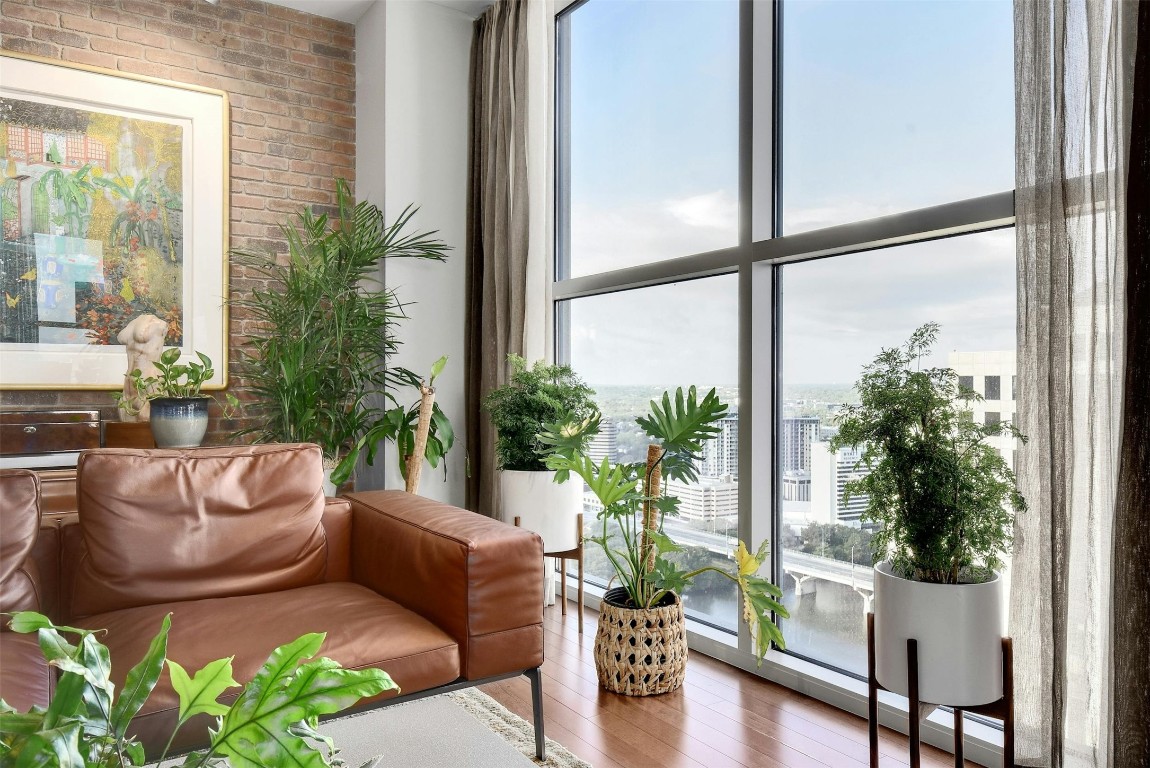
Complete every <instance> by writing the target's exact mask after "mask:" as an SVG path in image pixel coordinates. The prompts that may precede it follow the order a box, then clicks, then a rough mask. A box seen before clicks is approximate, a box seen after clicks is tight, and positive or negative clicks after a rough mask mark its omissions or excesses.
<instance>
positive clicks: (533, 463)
mask: <svg viewBox="0 0 1150 768" xmlns="http://www.w3.org/2000/svg"><path fill="white" fill-rule="evenodd" d="M507 362H508V364H509V365H510V366H511V376H510V378H509V379H508V381H507V383H506V384H504V385H502V386H500V387H496V388H494V389H492V390H491V391H490V392H489V393H488V394H487V397H486V398H485V399H484V401H483V407H484V409H485V410H486V411H487V413H488V415H490V417H491V423H492V425H493V426H494V427H495V432H496V438H495V453H496V458H497V462H498V465H499V470H500V472H499V495H500V498H501V500H502V506H503V519H504V520H505V521H507V522H512V521H513V520H515V518H519V521H520V525H522V526H523V527H524V528H527V529H529V530H532V531H535V532H536V533H538V534H539V535H540V536H541V537H542V538H543V549H544V551H545V552H567V551H569V550H572V549H574V548H575V547H576V546H578V542H579V531H577V530H576V528H577V524H576V517H577V516H578V514H579V511H580V509H581V507H582V496H583V493H582V491H583V489H582V487H581V486H580V485H579V484H577V483H562V482H557V481H556V472H555V470H553V469H549V468H548V467H547V464H546V459H547V455H548V453H549V451H548V446H547V445H545V444H544V443H543V442H542V441H541V440H540V437H539V433H540V432H541V431H542V430H543V427H544V425H546V424H550V423H553V422H556V421H560V420H563V419H570V420H571V421H572V422H573V423H579V424H586V428H584V429H582V430H580V432H579V439H580V441H581V442H580V444H579V445H578V446H577V447H578V448H579V449H580V450H585V449H586V447H587V443H588V442H589V441H590V440H591V438H592V437H593V436H594V434H595V432H597V431H598V413H599V409H598V408H597V407H596V405H595V402H594V401H593V400H592V399H591V396H592V395H594V394H595V392H594V391H593V390H592V389H591V388H590V387H588V386H587V385H586V384H585V383H583V380H582V379H580V378H579V377H578V376H577V375H576V374H575V372H574V371H572V370H571V367H570V366H568V365H550V364H548V363H546V362H545V361H543V360H537V361H536V362H535V363H534V365H532V366H531V367H528V366H527V361H526V360H525V359H523V358H522V357H520V356H519V355H515V354H511V355H508V356H507ZM592 420H593V424H592Z"/></svg>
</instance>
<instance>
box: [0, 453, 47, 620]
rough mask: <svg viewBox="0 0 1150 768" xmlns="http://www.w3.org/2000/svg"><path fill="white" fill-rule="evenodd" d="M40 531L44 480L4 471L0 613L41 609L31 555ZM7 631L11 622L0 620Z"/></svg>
mask: <svg viewBox="0 0 1150 768" xmlns="http://www.w3.org/2000/svg"><path fill="white" fill-rule="evenodd" d="M39 530H40V481H39V479H38V478H37V477H36V473H34V472H30V471H28V470H26V469H3V470H0V611H29V610H38V609H39V608H40V601H39V596H38V595H37V581H38V579H37V576H36V572H35V563H34V562H33V561H32V558H31V557H30V554H31V552H32V547H33V545H34V544H35V543H36V535H37V533H38V532H39ZM0 624H3V625H4V627H5V628H6V627H7V625H8V621H7V619H6V618H3V620H2V621H0Z"/></svg>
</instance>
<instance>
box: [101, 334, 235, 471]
mask: <svg viewBox="0 0 1150 768" xmlns="http://www.w3.org/2000/svg"><path fill="white" fill-rule="evenodd" d="M195 354H196V357H197V358H199V362H196V361H194V360H189V361H188V362H187V363H181V362H180V350H179V349H178V348H176V347H172V348H170V349H166V350H164V352H163V353H162V354H161V355H160V359H159V360H157V361H156V362H155V363H153V365H154V366H155V369H156V375H155V376H144V375H143V374H142V373H141V371H140V369H139V368H136V369H135V370H133V371H132V372H131V373H130V374H128V378H129V379H130V380H131V382H132V389H134V391H135V393H137V397H143V398H144V399H145V400H147V402H148V405H149V411H150V413H151V416H150V421H151V428H152V438H153V439H154V440H155V442H156V447H157V448H195V447H197V446H199V444H200V443H201V442H203V440H204V434H205V433H206V432H207V431H208V405H209V404H210V403H212V402H213V401H214V400H215V398H214V397H212V396H211V395H205V394H204V393H203V392H202V391H201V390H202V387H203V385H204V383H205V382H207V381H209V380H210V379H211V378H212V376H214V375H215V369H214V368H212V361H211V358H209V357H208V356H207V355H205V354H204V353H203V352H196V353H195ZM116 399H117V402H118V403H119V405H120V407H121V408H130V407H131V403H132V399H131V398H129V397H127V396H126V395H125V394H124V393H116ZM237 405H239V401H238V400H237V399H236V397H235V396H234V395H232V394H231V393H228V394H227V405H226V406H224V416H225V417H227V416H228V415H230V413H231V412H232V410H234V409H235V407H236V406H237Z"/></svg>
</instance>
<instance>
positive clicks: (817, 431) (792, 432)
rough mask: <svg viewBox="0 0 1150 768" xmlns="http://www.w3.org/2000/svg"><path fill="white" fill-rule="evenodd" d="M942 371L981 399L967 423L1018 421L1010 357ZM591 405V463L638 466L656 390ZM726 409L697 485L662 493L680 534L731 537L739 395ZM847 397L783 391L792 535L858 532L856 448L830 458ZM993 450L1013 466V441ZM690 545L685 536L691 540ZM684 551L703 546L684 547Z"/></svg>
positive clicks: (624, 390) (589, 500) (978, 359)
mask: <svg viewBox="0 0 1150 768" xmlns="http://www.w3.org/2000/svg"><path fill="white" fill-rule="evenodd" d="M947 365H948V366H949V367H951V368H953V369H954V370H955V372H956V373H957V374H958V376H959V383H960V385H961V386H963V387H967V388H970V389H972V390H974V391H975V392H977V393H978V394H979V395H981V396H982V398H983V399H982V400H981V401H978V402H973V403H971V410H972V412H973V413H972V416H973V418H974V419H975V420H977V421H981V422H984V423H988V424H989V423H995V422H998V421H1005V420H1012V419H1013V418H1014V415H1015V407H1016V404H1015V382H1016V371H1015V368H1016V363H1015V353H1014V352H1013V351H996V352H951V353H950V354H949V356H948V359H947ZM596 389H597V395H596V397H597V400H598V401H599V404H600V408H601V409H602V411H603V421H602V431H601V432H600V434H599V436H598V437H597V438H596V439H595V441H594V442H593V443H592V445H591V447H590V450H589V455H590V456H591V457H592V458H594V459H595V461H596V462H600V461H602V459H603V458H604V457H607V456H609V457H611V458H612V459H613V460H615V461H627V462H639V461H643V460H644V458H645V451H646V444H647V439H646V436H645V435H644V434H643V433H642V430H640V429H639V428H638V427H637V426H636V425H635V417H636V416H638V415H641V414H644V413H646V412H647V410H648V408H649V401H650V400H651V399H652V398H655V397H658V396H659V395H661V393H662V390H661V389H660V388H658V387H636V386H609V385H600V386H599V387H597V388H596ZM719 394H720V397H722V398H723V401H724V402H726V403H727V404H728V406H729V411H728V413H727V415H726V416H725V417H724V418H723V419H722V420H721V421H720V422H719V429H720V431H719V434H718V436H717V437H716V438H715V439H713V440H711V441H709V442H707V443H706V444H705V447H704V452H703V456H702V459H701V460H700V461H699V463H698V470H699V482H698V483H695V484H692V485H689V486H688V485H684V484H682V483H678V482H671V483H668V485H667V488H666V491H667V493H669V494H672V495H675V496H677V497H678V498H679V501H680V505H679V510H680V518H679V520H678V521H677V522H678V525H676V528H678V529H679V531H678V532H680V533H683V532H684V530H685V529H686V530H694V531H698V532H700V533H704V532H705V533H710V534H716V533H720V534H725V535H730V536H733V535H734V534H735V531H736V528H737V524H738V511H739V505H738V497H739V482H738V481H739V450H738V448H739V445H738V444H739V410H738V390H735V389H731V388H726V389H720V392H719ZM853 399H854V391H853V388H851V387H849V386H843V385H809V386H797V387H793V388H787V389H786V390H785V391H784V400H783V414H782V416H783V418H782V419H781V421H780V424H779V427H780V431H779V456H778V461H779V475H778V477H779V480H780V485H781V488H780V498H781V502H782V515H783V525H784V526H786V527H787V528H788V529H790V530H792V531H793V532H795V533H798V532H799V531H801V529H802V528H804V527H805V526H807V525H810V524H812V523H819V524H839V525H847V526H852V527H859V526H861V522H860V519H859V518H860V516H861V515H862V513H863V511H864V510H865V509H866V507H867V504H868V499H867V498H866V497H865V496H854V497H851V498H850V499H846V498H845V497H844V494H843V489H844V487H845V486H846V484H847V483H848V482H850V481H851V480H854V479H858V478H861V477H864V476H865V475H866V474H867V470H866V468H865V467H862V466H860V464H859V462H860V459H861V456H862V450H861V448H860V449H856V448H849V447H848V448H842V449H840V450H838V451H835V452H832V451H831V450H830V442H829V441H830V440H831V439H832V438H833V437H834V436H835V434H836V433H837V431H838V428H837V427H836V426H835V425H834V418H835V414H836V413H837V412H838V411H839V410H840V408H841V407H842V405H843V404H844V403H849V402H852V401H853ZM994 442H995V447H996V448H998V449H999V451H1000V452H1001V453H1002V455H1003V456H1004V457H1005V458H1006V460H1007V463H1008V464H1010V465H1011V466H1013V464H1014V444H1013V439H1012V438H1011V437H1010V436H1009V435H1007V436H1004V437H1000V438H995V439H994ZM597 511H598V504H597V501H596V500H595V498H594V496H593V494H590V493H589V492H588V493H587V494H585V498H584V512H585V514H586V515H587V516H588V519H590V518H592V517H593V516H594V514H595V513H596V512H597ZM688 538H689V536H688ZM682 543H688V544H689V543H702V542H701V541H700V542H690V541H684V542H682Z"/></svg>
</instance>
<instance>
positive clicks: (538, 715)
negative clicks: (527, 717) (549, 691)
mask: <svg viewBox="0 0 1150 768" xmlns="http://www.w3.org/2000/svg"><path fill="white" fill-rule="evenodd" d="M523 674H525V675H527V679H528V680H530V681H531V717H532V719H533V720H534V721H535V757H536V758H538V759H539V760H540V761H543V760H546V759H547V756H546V750H547V744H546V739H545V738H544V736H543V674H542V673H541V672H540V671H539V667H535V668H534V669H528V670H527V671H525V672H524V673H523Z"/></svg>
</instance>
